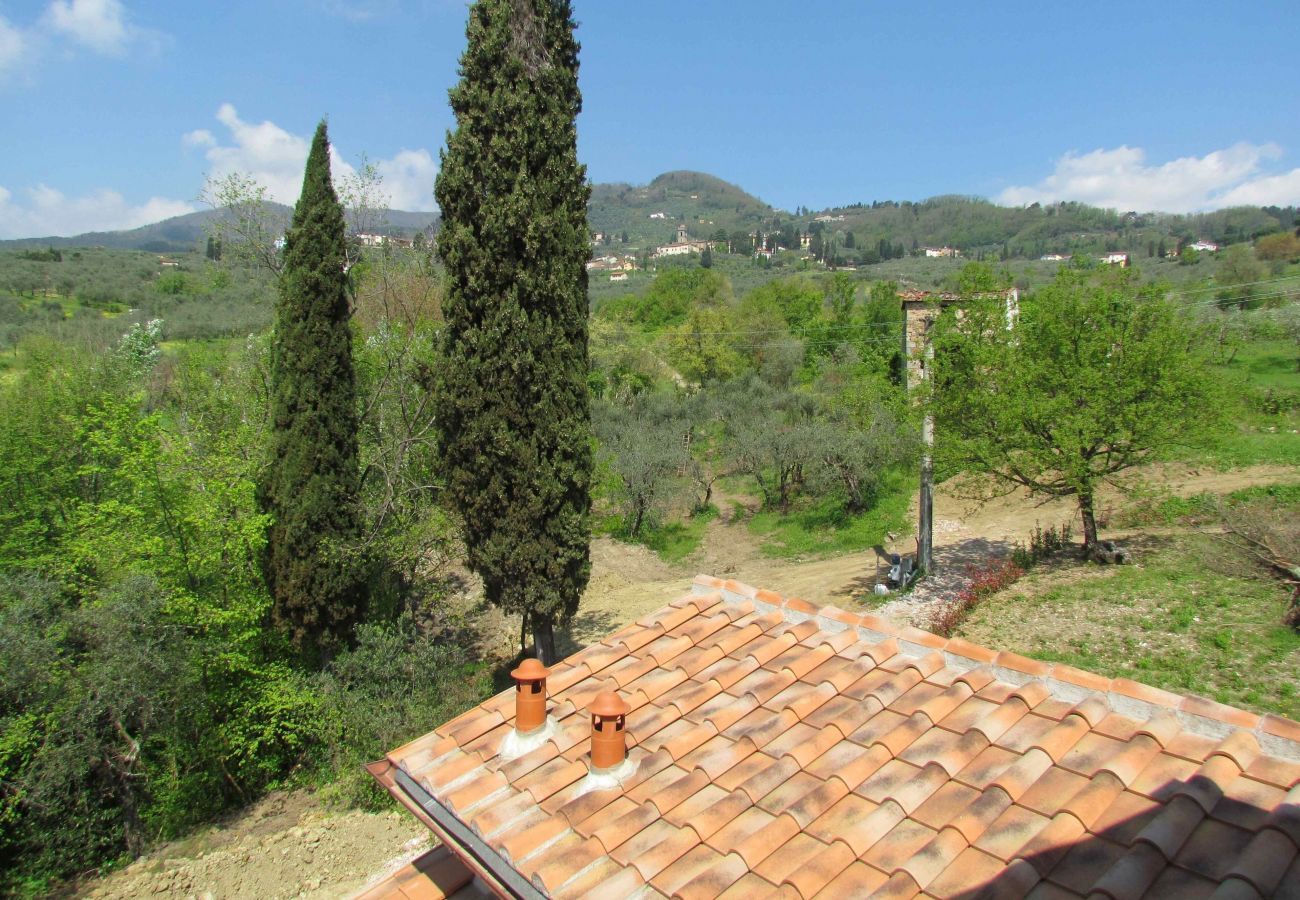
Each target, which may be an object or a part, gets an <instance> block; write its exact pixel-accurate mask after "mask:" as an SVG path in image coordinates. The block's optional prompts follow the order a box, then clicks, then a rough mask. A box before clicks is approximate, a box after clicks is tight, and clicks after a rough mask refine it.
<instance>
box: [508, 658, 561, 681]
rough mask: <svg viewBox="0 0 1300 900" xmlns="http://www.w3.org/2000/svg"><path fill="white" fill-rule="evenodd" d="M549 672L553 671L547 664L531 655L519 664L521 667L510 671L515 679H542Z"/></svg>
mask: <svg viewBox="0 0 1300 900" xmlns="http://www.w3.org/2000/svg"><path fill="white" fill-rule="evenodd" d="M549 674H551V672H550V670H549V669H547V668H546V666H544V665H542V664H541V662H540V661H539V660H537V659H536V658H535V657H532V656H530V657H528V658H527V659H525V660H524V661H523V662H521V663H520V664H519V668H517V669H515V670H514V671H513V672H511V673H510V677H511V678H513V679H514V680H515V681H541V680H542V679H543V678H545V677H546V676H547V675H549Z"/></svg>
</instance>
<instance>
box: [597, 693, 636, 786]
mask: <svg viewBox="0 0 1300 900" xmlns="http://www.w3.org/2000/svg"><path fill="white" fill-rule="evenodd" d="M631 709H632V707H630V706H628V705H627V702H626V701H624V700H623V698H622V697H620V696H619V695H618V694H616V693H614V692H613V691H604V692H602V693H600V694H597V695H596V699H595V700H594V701H592V704H591V706H589V707H588V708H587V710H588V712H590V713H591V767H592V768H593V769H595V770H597V771H606V770H608V769H613V768H615V767H617V766H619V765H621V764H622V762H623V760H624V759H625V758H627V741H626V736H627V714H628V713H629V712H630V711H631Z"/></svg>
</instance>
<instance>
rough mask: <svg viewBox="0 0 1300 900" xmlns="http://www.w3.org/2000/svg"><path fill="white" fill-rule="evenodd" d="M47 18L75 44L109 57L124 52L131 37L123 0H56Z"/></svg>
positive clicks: (46, 14) (56, 29) (51, 24)
mask: <svg viewBox="0 0 1300 900" xmlns="http://www.w3.org/2000/svg"><path fill="white" fill-rule="evenodd" d="M45 19H46V22H47V23H48V24H49V26H50V28H51V29H53V30H54V31H55V32H57V33H59V34H62V35H64V36H65V37H67V38H69V39H70V40H72V41H73V42H74V43H77V44H81V45H82V46H84V47H89V48H90V49H91V50H94V51H96V52H97V53H104V54H107V55H109V56H120V55H121V54H122V53H124V52H125V51H126V47H127V44H129V43H130V41H131V38H132V31H133V29H132V28H131V27H130V26H129V25H128V24H127V21H126V10H125V9H123V7H122V4H121V2H120V0H54V2H52V3H51V4H50V6H49V9H48V10H46V12H45Z"/></svg>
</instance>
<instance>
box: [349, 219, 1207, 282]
mask: <svg viewBox="0 0 1300 900" xmlns="http://www.w3.org/2000/svg"><path fill="white" fill-rule="evenodd" d="M649 218H651V219H655V220H663V221H667V220H668V218H669V217H668V214H667V213H665V212H653V213H650V214H649ZM844 220H845V217H844V216H843V215H830V214H823V215H819V216H816V217H814V219H813V221H814V222H815V223H818V224H829V223H834V222H842V221H844ZM814 230H815V229H814ZM797 233H798V237H799V248H798V249H799V251H801V252H802V254H803V255H802V256H801V257H800V258H801V259H804V260H807V259H811V258H813V257H812V253H811V250H812V247H811V244H812V234H811V233H810V232H807V231H804V232H797ZM748 236H749V238H750V241H751V242H752V244H753V250H752V253H753V258H754V259H763V260H771V259H772V258H773V257H774V256H775V255H776V254H777V253H780V252H783V251H789V250H794V249H795V248H793V247H786V246H782V245H780V244H778V243H777V240H778V239H779V238H780V236H781V235H780V234H778V233H775V232H773V233H770V234H764V233H762V232H759V231H751V232H749V233H748ZM363 237H364V236H363ZM618 239H619V236H618V235H615V234H611V233H607V232H603V231H594V232H592V233H591V235H590V244H591V247H592V253H593V255H592V258H591V260H590V261H589V262H588V263H587V271H588V272H591V273H600V274H608V276H609V280H610V281H614V282H619V281H627V280H628V276H629V273H631V272H634V271H636V270H637V269H640V268H644V267H645V266H647V265H648V264H649V263H650V262H651V261H653V260H657V259H666V258H669V257H676V256H686V255H689V254H693V253H694V254H703V253H704V252H705V251H706V250H709V251H713V252H733V253H734V252H737V251H736V248H735V247H733V246H731V242H730V241H728V240H721V239H718V238H716V237H715V238H713V239H707V238H693V237H691V235H690V233H689V229H688V226H687V225H686V224H685V223H679V224H678V225H677V233H676V237H675V239H674V240H673V241H672V242H671V243H667V244H660V245H656V246H651V247H649V248H647V249H646V250H644V251H641V252H640V253H627V252H623V253H612V252H602V251H603V250H604V248H607V247H608V246H609V245H610V243H611V242H612V241H615V240H618ZM622 242H623V243H626V242H627V233H626V232H624V233H623V235H622ZM850 246H851V245H850ZM1189 249H1190V250H1192V251H1194V252H1196V253H1217V252H1218V250H1219V245H1218V244H1216V243H1214V242H1213V241H1206V240H1198V241H1195V242H1193V243H1189V244H1186V245H1185V246H1181V247H1179V246H1175V248H1174V249H1172V250H1169V251H1168V252H1166V253H1165V256H1166V258H1169V259H1177V258H1179V256H1180V255H1181V254H1182V253H1185V252H1186V251H1187V250H1189ZM912 253H913V255H916V256H923V257H926V258H929V259H960V258H962V256H963V254H962V251H961V250H959V249H957V248H956V247H949V246H942V247H914V248H913V250H912ZM1038 258H1039V259H1040V260H1042V261H1044V262H1067V261H1069V260H1070V259H1072V258H1073V256H1072V255H1071V254H1066V253H1045V254H1043V255H1042V256H1040V257H1038ZM1096 261H1097V262H1098V263H1100V264H1102V265H1111V266H1119V267H1127V266H1129V265H1130V263H1131V260H1130V254H1129V253H1127V252H1124V251H1111V252H1107V253H1103V254H1101V255H1100V256H1098V257H1096ZM838 268H843V269H848V270H852V269H854V268H855V267H854V266H852V265H848V266H840V267H838Z"/></svg>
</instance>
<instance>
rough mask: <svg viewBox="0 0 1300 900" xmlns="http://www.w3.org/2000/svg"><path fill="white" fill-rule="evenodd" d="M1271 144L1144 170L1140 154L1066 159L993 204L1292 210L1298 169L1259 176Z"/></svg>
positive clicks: (1276, 153)
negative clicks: (1272, 206)
mask: <svg viewBox="0 0 1300 900" xmlns="http://www.w3.org/2000/svg"><path fill="white" fill-rule="evenodd" d="M1281 156H1282V150H1281V148H1280V147H1278V146H1277V145H1276V144H1271V143H1270V144H1249V143H1245V142H1242V143H1238V144H1234V145H1232V146H1231V147H1228V148H1226V149H1224V150H1215V151H1213V152H1211V153H1207V154H1206V155H1205V156H1185V157H1182V158H1180V159H1174V160H1170V161H1169V162H1166V163H1163V164H1161V165H1147V163H1146V153H1145V151H1143V150H1142V149H1141V148H1140V147H1128V146H1121V147H1116V148H1115V149H1113V150H1094V151H1092V152H1091V153H1083V154H1080V153H1075V152H1073V151H1072V152H1070V153H1067V154H1065V155H1064V156H1063V157H1061V158H1060V159H1059V160H1057V163H1056V169H1055V171H1054V172H1053V173H1052V174H1051V175H1048V176H1047V177H1046V178H1044V179H1043V180H1042V181H1040V182H1038V184H1035V185H1026V186H1016V187H1009V188H1007V189H1006V190H1004V191H1003V192H1002V193H1001V194H999V195H998V198H997V201H998V202H999V203H1002V204H1005V205H1008V206H1020V205H1023V204H1026V203H1033V202H1055V201H1058V200H1077V201H1081V202H1083V203H1089V204H1091V205H1093V206H1101V207H1108V208H1111V209H1119V210H1138V211H1141V212H1148V211H1160V212H1170V213H1183V212H1195V211H1198V210H1207V209H1220V208H1222V207H1225V206H1234V205H1238V204H1243V203H1258V204H1270V203H1278V204H1284V203H1295V202H1297V200H1300V169H1293V170H1291V171H1290V172H1287V173H1283V174H1274V173H1269V172H1266V171H1265V165H1266V164H1267V163H1269V162H1272V161H1274V160H1277V159H1279V158H1280V157H1281Z"/></svg>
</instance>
